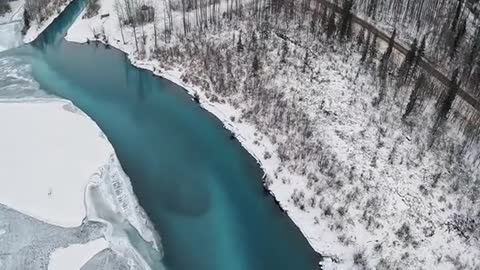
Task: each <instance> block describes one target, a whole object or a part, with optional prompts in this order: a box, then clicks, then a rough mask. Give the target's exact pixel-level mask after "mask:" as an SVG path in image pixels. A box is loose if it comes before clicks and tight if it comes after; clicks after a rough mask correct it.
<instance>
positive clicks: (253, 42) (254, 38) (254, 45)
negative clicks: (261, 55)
mask: <svg viewBox="0 0 480 270" xmlns="http://www.w3.org/2000/svg"><path fill="white" fill-rule="evenodd" d="M249 50H250V51H255V50H257V34H255V31H253V32H252V38H251V39H250V46H249Z"/></svg>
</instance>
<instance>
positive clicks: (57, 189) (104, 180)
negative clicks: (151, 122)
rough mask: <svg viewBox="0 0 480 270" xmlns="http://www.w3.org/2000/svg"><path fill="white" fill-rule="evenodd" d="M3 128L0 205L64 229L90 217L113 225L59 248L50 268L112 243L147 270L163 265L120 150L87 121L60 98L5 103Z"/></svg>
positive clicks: (77, 261) (0, 106)
mask: <svg viewBox="0 0 480 270" xmlns="http://www.w3.org/2000/svg"><path fill="white" fill-rule="evenodd" d="M0 123H2V132H1V133H0V149H1V150H2V151H1V152H0V179H1V180H0V183H1V186H2V188H1V189H0V204H4V205H6V206H8V207H10V208H12V209H15V210H17V211H19V212H22V213H24V214H26V215H29V216H32V217H34V218H36V219H39V220H41V221H44V222H46V223H49V224H53V225H58V226H62V227H77V226H80V225H81V224H82V222H84V221H85V220H86V221H100V222H103V223H105V224H106V225H107V227H108V228H109V229H108V230H107V231H106V232H104V238H102V239H100V240H96V241H94V242H91V243H89V244H86V245H73V246H70V247H68V248H66V249H61V250H58V251H56V252H55V253H54V254H52V257H51V260H52V261H51V265H50V266H49V267H50V268H49V269H67V268H68V269H78V268H79V267H80V266H82V265H83V264H84V263H85V262H86V261H88V259H89V258H91V257H92V256H93V255H95V254H96V253H98V252H100V251H101V250H103V249H105V248H106V247H107V246H108V247H111V248H113V249H114V251H117V252H118V251H119V252H121V254H124V256H126V257H127V258H132V257H133V259H134V260H135V261H136V262H137V264H140V265H143V266H144V269H148V268H149V265H155V263H157V264H160V263H161V262H158V261H159V260H161V258H162V250H161V244H160V238H159V237H158V235H156V233H155V232H154V229H153V226H152V225H151V223H150V221H149V220H148V217H147V215H146V214H145V212H144V211H143V209H142V208H141V207H140V206H139V204H138V201H137V199H136V197H135V195H134V193H133V190H132V187H131V184H130V180H129V178H128V176H127V175H126V174H125V173H124V172H123V170H122V167H121V165H120V163H119V161H118V160H117V157H116V155H115V151H114V149H113V147H112V146H111V144H110V143H109V141H108V140H107V139H106V137H105V136H104V134H103V133H102V131H101V130H100V129H99V128H98V127H97V125H95V123H94V122H93V121H92V120H91V119H90V118H88V116H86V115H85V114H84V113H83V112H81V111H80V110H79V109H78V108H76V107H75V106H74V105H73V104H72V103H71V102H69V101H65V100H60V99H47V100H39V99H33V100H24V101H23V102H11V101H9V100H1V101H0ZM91 184H94V185H95V186H99V187H100V190H101V192H100V193H99V195H100V196H101V198H102V204H98V203H94V202H93V203H92V200H91V196H89V192H88V190H89V188H88V186H89V185H91ZM99 213H100V214H101V213H103V214H105V213H107V214H106V216H107V217H106V218H105V217H103V216H101V215H100V214H99ZM119 235H120V236H119ZM127 235H135V236H136V238H135V239H133V240H134V241H131V240H132V239H130V238H129V237H126V236H127ZM138 243H142V244H143V245H142V246H139V244H138ZM146 251H148V252H146ZM153 262H154V263H153ZM71 263H74V265H73V266H72V265H71ZM65 265H70V266H69V267H65ZM77 266H78V267H77ZM72 267H73V268H72Z"/></svg>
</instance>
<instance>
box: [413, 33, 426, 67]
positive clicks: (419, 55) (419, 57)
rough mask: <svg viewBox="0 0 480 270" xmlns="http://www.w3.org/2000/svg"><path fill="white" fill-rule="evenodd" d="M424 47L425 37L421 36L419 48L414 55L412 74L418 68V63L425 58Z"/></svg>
mask: <svg viewBox="0 0 480 270" xmlns="http://www.w3.org/2000/svg"><path fill="white" fill-rule="evenodd" d="M425 46H426V37H425V36H423V38H422V42H420V47H418V50H417V54H416V55H415V64H414V65H413V72H415V70H416V69H417V67H418V64H420V61H421V60H422V58H423V57H424V56H425Z"/></svg>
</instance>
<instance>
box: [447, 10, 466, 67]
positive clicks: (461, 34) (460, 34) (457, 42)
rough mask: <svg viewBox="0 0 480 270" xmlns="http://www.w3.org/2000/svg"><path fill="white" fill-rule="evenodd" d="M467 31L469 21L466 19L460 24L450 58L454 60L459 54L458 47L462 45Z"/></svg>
mask: <svg viewBox="0 0 480 270" xmlns="http://www.w3.org/2000/svg"><path fill="white" fill-rule="evenodd" d="M466 31H467V21H466V19H465V20H463V21H462V23H461V24H460V26H459V28H458V31H457V34H456V35H455V39H454V40H453V43H452V47H451V48H450V58H454V57H455V55H456V54H457V49H458V46H459V45H460V42H461V40H462V39H463V37H464V36H465V33H466Z"/></svg>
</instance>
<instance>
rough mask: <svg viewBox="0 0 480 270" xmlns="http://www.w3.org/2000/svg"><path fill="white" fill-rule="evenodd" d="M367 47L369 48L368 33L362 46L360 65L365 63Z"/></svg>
mask: <svg viewBox="0 0 480 270" xmlns="http://www.w3.org/2000/svg"><path fill="white" fill-rule="evenodd" d="M369 46H370V32H368V35H367V40H366V41H365V44H364V46H363V52H362V58H360V62H362V63H363V62H365V60H367V56H368V52H369Z"/></svg>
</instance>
